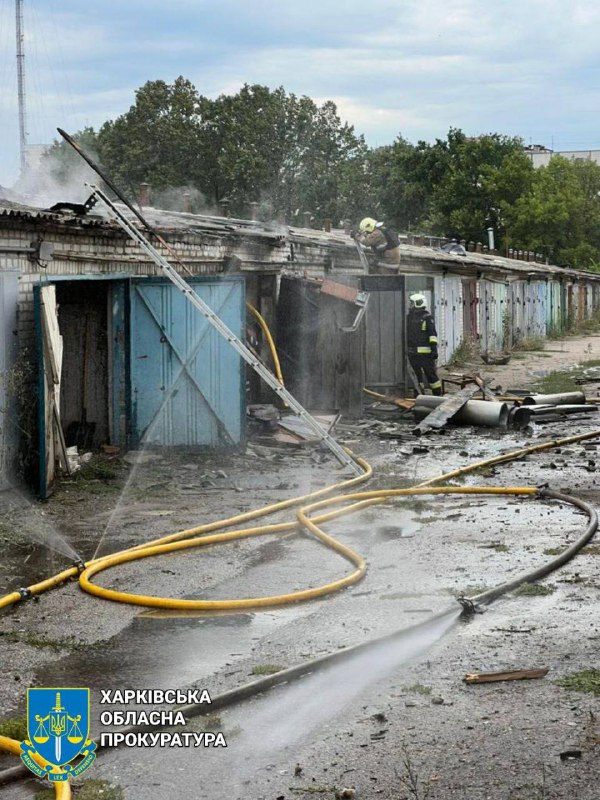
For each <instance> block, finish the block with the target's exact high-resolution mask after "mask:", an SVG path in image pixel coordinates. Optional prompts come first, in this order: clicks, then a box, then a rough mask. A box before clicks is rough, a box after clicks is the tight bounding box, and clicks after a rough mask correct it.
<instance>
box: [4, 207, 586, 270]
mask: <svg viewBox="0 0 600 800" xmlns="http://www.w3.org/2000/svg"><path fill="white" fill-rule="evenodd" d="M119 208H120V209H121V210H122V211H123V212H125V213H126V214H127V216H128V217H129V218H130V219H131V221H132V222H133V223H134V224H136V225H138V224H139V223H138V221H137V220H136V219H135V217H134V216H133V214H131V212H130V211H129V210H128V209H127V208H126V207H124V206H120V205H119ZM142 212H143V216H144V217H145V218H146V220H147V221H148V223H149V224H150V225H151V226H152V227H154V228H155V229H156V230H157V231H159V232H160V233H162V234H165V235H167V236H171V237H176V236H177V234H185V235H186V236H192V237H193V236H200V237H206V236H209V237H215V238H224V237H240V238H245V239H257V240H263V241H264V240H267V241H269V242H271V244H275V243H277V244H284V243H292V244H294V245H299V246H306V247H308V248H310V247H311V246H316V247H320V248H326V249H330V250H332V251H338V252H340V251H343V255H344V258H345V259H349V260H351V261H354V252H353V251H355V243H354V241H353V240H352V239H351V238H350V237H349V235H348V234H347V233H345V232H344V231H343V230H341V229H334V230H332V231H330V232H328V231H323V230H314V229H312V228H299V227H293V226H287V225H283V224H282V223H278V222H262V221H257V220H248V219H235V218H230V217H220V216H212V215H206V214H191V213H186V212H181V211H165V210H162V209H156V208H152V207H144V208H143V209H142ZM2 218H5V219H6V218H9V219H10V218H12V219H15V220H23V221H27V220H30V221H39V220H42V221H44V222H47V223H50V224H54V225H58V226H65V227H68V228H73V227H74V226H77V227H87V228H101V229H104V230H105V231H107V232H111V231H114V232H117V231H119V232H120V229H119V228H118V226H117V225H116V223H115V222H113V221H111V220H109V219H108V218H107V217H105V216H102V215H100V214H94V213H88V214H85V215H78V214H74V213H73V212H72V211H69V210H68V209H65V210H64V211H57V210H54V211H50V210H49V209H42V208H38V207H36V206H31V205H26V204H24V203H19V202H15V201H12V200H5V199H0V219H2ZM400 250H401V266H400V272H401V273H411V272H419V273H423V272H432V271H433V272H437V273H440V274H445V273H450V274H454V275H462V276H465V277H474V276H479V274H481V275H485V276H486V277H489V278H490V279H491V280H493V279H494V277H495V278H496V279H497V280H503V281H509V280H511V279H513V280H514V279H518V278H521V279H522V278H526V279H527V278H530V279H534V280H535V279H537V280H543V279H544V278H547V277H558V276H566V277H569V278H571V279H572V280H575V279H578V278H579V279H581V278H585V279H586V280H592V281H600V275H599V274H595V273H593V272H584V271H579V270H575V269H570V268H563V267H557V266H554V265H549V264H540V263H537V262H531V261H520V260H518V259H509V258H504V257H503V256H500V255H496V254H487V253H474V252H467V253H466V254H464V255H456V254H452V253H446V252H444V251H443V250H441V249H439V248H435V247H427V246H418V245H410V244H401V245H400ZM292 263H293V262H292ZM292 263H290V264H289V268H291V269H293V266H292ZM356 269H357V271H361V267H360V264H359V260H358V257H356Z"/></svg>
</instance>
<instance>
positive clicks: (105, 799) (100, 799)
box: [33, 780, 124, 800]
mask: <svg viewBox="0 0 600 800" xmlns="http://www.w3.org/2000/svg"><path fill="white" fill-rule="evenodd" d="M74 786H76V787H77V789H76V793H75V796H76V797H77V800H123V798H124V794H123V789H121V787H120V786H115V785H114V784H112V783H109V782H108V781H100V780H91V781H83V782H82V783H75V784H74ZM54 796H55V795H54V789H42V791H41V792H37V793H36V794H35V795H34V798H33V800H54Z"/></svg>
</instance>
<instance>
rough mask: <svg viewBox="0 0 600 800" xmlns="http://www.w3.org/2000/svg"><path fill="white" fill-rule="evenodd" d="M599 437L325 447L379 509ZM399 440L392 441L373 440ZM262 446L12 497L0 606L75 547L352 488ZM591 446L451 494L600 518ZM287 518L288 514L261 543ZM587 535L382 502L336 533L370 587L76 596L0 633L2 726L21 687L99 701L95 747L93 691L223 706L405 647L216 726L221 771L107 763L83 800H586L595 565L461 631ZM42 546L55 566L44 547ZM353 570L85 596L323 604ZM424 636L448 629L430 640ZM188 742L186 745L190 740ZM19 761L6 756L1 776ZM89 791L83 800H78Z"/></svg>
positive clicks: (572, 424)
mask: <svg viewBox="0 0 600 800" xmlns="http://www.w3.org/2000/svg"><path fill="white" fill-rule="evenodd" d="M521 356H522V357H521ZM598 358H600V337H598V336H595V337H586V338H575V337H573V338H569V339H566V340H562V341H552V342H548V343H547V346H546V348H545V349H544V350H543V351H540V352H534V353H529V352H527V353H522V354H519V357H518V358H513V359H512V360H511V363H510V364H508V365H505V366H503V367H486V366H481V365H475V364H472V365H468V364H467V365H465V366H464V367H461V368H460V369H455V370H453V371H454V372H461V371H465V372H469V371H472V370H471V368H474V369H475V368H476V369H477V370H478V371H480V372H482V373H483V374H484V375H485V377H486V378H488V379H489V380H491V381H492V382H493V383H494V384H495V385H497V386H502V387H503V389H504V390H506V389H517V388H522V389H528V388H530V387H532V385H533V383H534V382H535V381H536V380H538V379H540V378H541V377H543V376H544V375H545V374H546V373H548V372H551V371H554V370H562V369H569V368H571V367H572V366H573V365H574V364H576V363H581V362H584V361H591V360H594V359H598ZM599 387H600V383H599V382H598V381H596V382H591V383H589V384H586V385H585V387H584V388H585V390H586V393H587V394H588V396H589V397H596V396H597V394H598V389H599ZM595 416H596V415H590V416H589V417H586V418H572V419H569V420H567V421H561V422H556V423H545V424H538V425H534V426H532V428H531V429H528V430H525V431H513V430H507V431H498V430H491V429H490V430H485V429H474V428H451V429H450V428H448V429H447V430H446V431H445V432H443V433H439V434H431V435H428V436H426V437H421V438H419V439H416V438H415V437H414V436H413V435H412V433H411V430H412V424H411V423H410V420H409V419H408V420H406V421H404V418H402V417H398V416H395V415H390V416H389V417H388V418H386V419H385V420H380V419H375V418H373V417H365V419H364V420H362V421H345V420H342V422H341V424H340V425H339V427H338V429H337V434H336V435H337V438H338V440H339V441H341V442H342V443H344V444H346V445H347V446H349V447H351V448H352V449H353V450H354V451H355V452H356V453H357V454H359V455H361V456H363V457H364V458H366V459H367V460H368V461H369V463H371V464H372V465H373V467H374V470H375V473H374V477H373V478H372V479H371V482H370V483H369V484H368V488H369V489H371V488H391V487H395V486H408V485H412V484H415V483H418V482H420V481H423V480H426V479H428V478H430V477H433V476H435V475H437V474H440V473H441V472H445V471H447V470H449V469H452V468H454V467H458V466H462V465H465V464H467V463H470V462H473V461H477V460H481V459H483V458H486V457H489V456H491V455H496V454H499V453H501V452H507V451H510V450H513V449H517V448H519V447H523V446H527V445H531V444H537V443H540V442H543V441H546V440H551V439H557V438H562V437H566V436H575V435H578V434H582V433H586V432H593V431H595V430H598V429H600V424H599V423H598V419H597V418H596V419H595V418H594V417H595ZM390 431H391V432H393V433H394V438H384V437H385V436H387V437H389V435H390ZM272 445H273V443H272V442H269V439H268V437H264V438H263V439H262V440H260V439H256V438H252V439H251V440H250V442H249V445H248V448H247V451H246V452H245V453H244V454H226V455H222V454H219V455H218V456H217V455H215V454H212V455H210V454H204V455H198V454H197V453H177V454H174V453H164V452H150V453H146V452H144V453H141V454H135V453H131V454H128V455H127V456H126V457H125V458H121V457H118V456H117V457H114V458H104V459H102V460H97V461H95V462H93V464H92V466H91V467H89V468H87V469H86V472H85V474H84V475H81V476H79V477H76V478H74V479H73V480H71V481H64V482H63V483H62V485H61V486H60V487H59V489H58V490H57V492H56V493H55V495H54V496H53V497H52V498H51V500H50V501H49V502H48V503H46V504H44V505H40V504H37V503H34V502H31V501H30V500H28V499H27V497H26V496H24V495H23V494H20V495H18V494H17V493H15V492H10V493H9V492H7V493H5V496H4V497H2V509H1V512H2V513H1V515H0V542H1V545H2V570H1V574H0V594H3V593H5V592H8V591H11V590H13V589H14V588H15V587H18V586H22V585H28V584H31V583H33V582H35V581H37V580H40V579H41V578H43V577H46V576H48V575H51V574H54V573H56V572H57V571H58V570H59V569H61V568H63V567H64V566H65V565H68V564H69V562H70V560H72V558H73V557H74V553H73V552H72V551H71V548H72V550H73V551H75V552H76V554H77V555H79V556H81V557H82V558H84V559H85V560H86V561H87V560H89V559H91V558H92V557H93V556H94V555H95V554H99V555H104V554H107V553H109V552H112V551H116V550H119V549H122V548H124V547H127V546H130V545H132V544H137V543H140V542H143V541H148V540H149V539H151V538H155V537H158V536H161V535H166V534H168V533H172V532H173V531H175V530H179V529H182V528H186V527H190V526H193V525H197V524H200V523H203V522H206V521H211V520H216V519H221V518H225V517H227V516H230V515H232V514H235V513H240V512H243V511H249V510H251V509H254V508H257V507H260V506H262V505H266V504H270V503H273V502H274V501H277V500H283V499H286V498H287V497H291V496H296V495H302V494H306V493H308V492H310V491H314V490H316V489H320V488H322V487H324V486H327V485H329V484H331V483H334V482H337V481H339V480H341V479H342V477H343V474H341V473H340V470H339V469H338V468H337V467H336V465H335V464H334V463H332V461H331V459H330V458H329V457H328V456H327V455H326V454H323V453H320V452H317V451H315V450H314V449H312V448H305V449H302V450H290V449H284V448H281V447H273V446H272ZM599 447H600V438H598V439H591V440H590V441H586V442H582V443H577V444H572V445H566V446H562V447H559V448H555V449H553V450H549V451H546V452H544V453H539V454H536V455H531V456H528V457H527V458H525V459H522V460H518V461H514V462H512V463H510V464H507V465H502V466H498V467H495V468H493V469H490V468H488V469H487V470H485V471H484V472H483V473H479V474H476V475H471V476H467V477H466V478H464V479H463V480H462V481H461V482H460V483H461V485H463V486H504V487H510V486H540V485H542V484H548V485H549V486H550V487H551V488H553V489H555V490H558V491H562V492H566V493H568V494H573V495H575V496H577V497H579V498H581V499H583V500H585V501H587V502H588V503H590V504H592V505H593V506H595V507H597V506H598V500H599V497H600V488H599V486H598V477H597V476H598V472H597V468H598V469H600V463H599V452H598V448H599ZM292 513H293V512H292ZM284 519H290V512H281V513H280V514H278V515H276V516H275V518H274V519H273V521H281V520H284ZM269 521H271V520H269ZM585 525H586V517H585V515H584V514H583V513H582V512H581V511H579V510H578V509H574V508H572V507H570V506H567V505H563V504H559V503H557V502H554V501H549V500H545V501H544V500H539V499H537V500H536V499H530V498H518V497H515V496H511V495H500V496H498V497H496V498H489V497H485V498H484V497H481V496H478V495H455V496H446V497H443V496H428V497H426V498H414V497H413V498H406V499H404V500H398V501H394V502H390V503H386V504H385V505H382V506H375V507H372V508H369V509H366V510H363V511H361V512H360V513H357V514H354V515H352V516H348V517H343V518H340V519H338V520H336V521H335V522H331V523H328V524H327V526H326V530H327V531H328V532H330V533H331V534H332V535H333V536H335V537H336V538H339V539H340V541H342V542H343V543H344V544H346V545H348V546H350V547H352V548H354V549H355V550H356V551H358V552H359V553H361V554H362V555H363V556H364V557H365V558H366V560H367V564H368V570H367V574H366V577H365V578H364V579H363V580H362V581H361V582H360V583H358V584H356V585H355V586H353V587H351V588H350V589H347V590H345V591H342V592H339V593H336V594H332V595H329V596H327V597H324V598H322V599H320V600H314V601H311V602H308V603H302V604H294V605H289V606H285V607H283V608H274V609H267V610H263V611H257V610H249V611H244V612H242V613H235V614H230V615H225V616H223V615H208V614H203V615H199V614H193V613H183V614H182V613H174V612H166V611H149V610H147V609H140V608H137V607H134V606H130V605H121V604H115V603H110V602H106V601H103V600H100V599H97V598H94V597H92V596H90V595H87V594H84V593H83V592H82V591H81V590H80V588H79V586H78V585H77V583H69V584H67V585H65V586H63V587H62V588H60V589H58V590H55V591H52V592H49V593H46V594H44V595H43V596H41V597H40V598H39V600H37V601H30V602H27V603H23V604H22V605H19V606H17V607H15V608H14V609H13V610H12V611H9V612H7V613H3V614H2V615H1V616H0V663H1V664H2V679H1V683H0V700H1V702H2V714H1V715H0V718H4V719H9V718H16V717H22V716H23V715H24V713H25V689H26V688H27V687H34V686H57V687H60V686H64V687H68V686H86V687H87V686H89V687H90V689H91V690H92V732H93V733H94V734H98V733H99V732H101V731H102V730H103V727H102V725H101V724H100V721H99V720H100V711H101V710H102V708H101V707H100V705H99V699H100V690H101V689H104V690H107V689H127V688H134V689H146V688H180V687H192V686H193V687H203V688H207V689H208V690H209V691H210V693H211V694H212V695H213V696H216V695H218V694H219V693H220V692H222V691H224V690H227V689H230V688H234V687H236V686H240V685H242V684H245V683H247V682H248V681H252V680H255V679H256V678H257V677H260V676H261V675H264V674H268V673H269V672H273V671H275V670H277V669H282V668H285V667H288V666H292V665H295V664H300V663H304V662H307V661H310V660H311V659H313V658H315V657H317V656H322V655H325V654H328V653H332V652H336V651H337V650H339V649H340V648H344V647H348V646H351V645H355V644H359V643H363V642H366V641H369V640H372V639H376V638H377V637H380V636H383V635H387V634H391V633H393V632H396V631H404V633H403V634H402V635H400V636H399V637H398V638H397V639H395V640H394V641H393V642H391V643H389V644H388V645H386V646H381V647H379V648H376V649H372V650H370V651H367V654H366V655H365V656H364V657H362V659H359V658H355V659H349V660H347V661H346V662H342V664H341V665H340V666H338V667H335V668H331V669H330V670H327V671H325V672H323V673H321V672H316V673H314V674H313V675H311V676H310V677H308V678H303V679H302V680H301V681H299V682H297V683H296V684H290V685H284V686H281V687H279V688H277V689H276V690H274V691H272V692H269V693H267V694H265V695H263V696H261V697H258V698H254V699H252V700H249V701H246V702H245V703H244V704H242V705H239V706H236V707H234V708H230V709H226V710H223V711H220V712H219V714H218V717H215V718H214V719H213V721H212V724H213V726H216V728H217V729H219V730H222V731H223V733H224V735H225V736H226V739H227V744H228V746H227V748H226V749H222V750H220V751H217V750H208V749H207V750H202V749H200V750H195V749H193V748H192V749H168V750H163V749H161V748H146V749H144V748H119V749H113V750H105V751H103V752H102V753H100V755H99V757H98V760H97V762H96V764H94V766H93V767H92V769H91V770H90V773H89V775H90V779H94V780H98V781H105V782H106V783H103V784H101V785H102V791H101V792H100V793H99V794H98V795H97V796H98V797H104V798H105V800H106V798H108V800H111V798H113V797H114V798H115V799H116V800H119V798H126V799H127V800H129V798H131V799H132V800H133V798H136V799H137V798H139V797H142V796H143V797H145V798H148V799H149V800H154V798H156V799H157V800H158V798H163V797H164V796H165V794H166V793H167V792H168V793H170V794H171V795H172V796H177V797H179V798H206V799H207V800H221V798H238V797H239V798H242V797H243V798H249V800H261V799H262V798H264V800H286V799H289V798H299V799H300V800H307V799H308V798H313V797H315V796H316V797H323V798H325V800H333V798H335V797H352V796H354V797H356V798H357V800H360V799H361V798H363V799H364V800H367V799H368V798H379V797H381V798H384V800H403V799H404V798H412V800H425V798H428V800H446V798H460V800H567V798H568V800H572V798H577V799H578V800H597V798H598V797H599V796H600V793H599V790H598V785H599V778H600V767H599V766H598V756H599V754H600V687H599V684H598V681H599V680H600V672H593V673H590V674H589V675H588V682H587V683H586V684H584V685H583V687H580V688H586V689H590V688H591V689H595V692H596V693H594V692H593V691H579V690H576V689H573V688H566V687H565V686H563V685H561V684H560V681H561V679H565V678H569V676H572V675H574V674H576V673H580V672H582V671H586V670H600V664H599V660H600V658H599V655H598V654H599V652H600V649H599V643H600V613H599V612H600V575H599V572H600V569H599V566H600V547H599V546H598V544H594V543H592V545H591V546H588V547H587V548H586V549H585V550H583V551H582V552H581V553H580V554H579V555H578V556H577V557H576V558H575V559H574V560H573V561H571V562H570V563H569V564H567V565H566V566H565V567H563V568H562V569H561V570H559V571H557V572H555V573H553V574H552V575H551V576H549V577H548V578H546V579H545V580H544V581H542V582H541V583H540V584H538V585H536V587H537V588H535V589H533V590H531V591H530V593H527V594H520V593H519V592H512V593H510V594H508V595H506V596H505V597H503V598H501V599H499V600H498V601H496V602H495V603H493V604H492V605H490V606H489V607H487V608H486V610H485V612H484V613H481V614H476V615H475V616H473V617H471V618H469V619H460V620H459V619H458V615H459V612H460V610H461V609H460V606H459V605H458V603H457V602H456V599H455V598H456V597H457V596H459V595H460V594H465V595H467V596H468V595H472V594H476V593H477V592H479V591H481V590H483V589H484V588H489V587H492V586H496V585H498V584H501V583H504V582H505V581H507V580H509V579H512V578H513V577H515V576H517V575H519V574H521V573H523V572H525V571H529V570H531V569H533V568H534V567H536V566H538V565H540V564H542V563H544V562H546V561H547V560H549V559H550V558H552V557H553V555H552V554H555V553H556V552H558V551H559V550H562V549H564V548H565V547H566V546H567V545H568V544H570V543H572V542H573V541H574V540H575V539H576V538H577V537H578V536H579V535H580V534H581V533H582V531H583V529H584V527H585ZM40 539H43V540H44V541H45V542H46V544H47V545H49V546H42V545H41V544H37V543H36V542H37V541H39V540H40ZM348 571H349V567H348V564H347V562H345V561H343V560H341V559H340V558H339V556H337V555H335V554H332V553H331V552H330V551H327V550H324V549H323V547H322V546H321V545H319V544H318V543H316V542H315V540H313V539H311V538H310V537H308V536H306V535H301V534H298V533H294V532H289V531H288V532H285V533H283V534H281V535H278V536H274V535H270V536H265V537H259V538H255V539H244V540H240V541H238V542H236V543H233V544H230V545H227V546H223V547H215V548H200V549H197V550H193V551H185V552H183V553H179V554H173V555H168V556H162V557H159V558H153V559H146V560H144V561H138V562H134V563H131V564H127V565H123V566H120V567H118V568H116V569H114V570H112V571H110V572H106V573H104V574H102V575H101V576H98V579H97V582H98V583H99V584H101V585H105V586H111V587H115V588H119V589H121V590H126V591H133V592H138V593H144V594H152V595H162V596H176V597H211V598H235V597H255V596H257V595H264V594H278V593H283V592H288V591H291V590H298V589H302V588H304V587H307V586H314V585H320V584H323V583H326V582H328V581H332V580H335V579H337V578H340V577H342V576H343V575H345V574H348ZM539 587H541V588H539ZM436 614H440V615H443V616H442V618H441V619H439V620H437V621H435V622H431V620H432V618H433V617H434V616H435V615H436ZM542 667H543V668H548V673H547V675H546V676H545V677H543V678H541V679H537V680H527V681H514V682H501V683H489V684H481V685H469V684H467V683H465V682H464V681H463V678H464V676H465V675H466V674H467V673H473V672H492V671H501V670H502V671H504V670H514V669H521V668H542ZM584 677H585V676H584ZM594 680H595V681H596V682H595V683H594ZM197 725H199V723H198V722H197V721H196V722H195V723H190V728H189V729H190V730H200V729H201V728H199V727H193V726H197ZM14 763H15V759H14V758H12V759H10V758H2V759H1V761H0V769H2V768H5V767H10V766H13V765H14ZM92 773H93V775H92ZM99 785H100V784H99ZM111 787H114V788H111ZM39 788H40V787H39V785H37V784H36V783H35V782H34V781H33V780H31V781H26V782H18V783H13V784H11V785H8V786H5V787H3V788H2V792H3V797H6V798H8V800H11V799H12V800H17V799H20V798H32V797H34V795H35V793H36V791H38V790H39ZM80 791H81V788H78V787H76V788H75V797H77V794H78V792H80ZM111 792H112V794H111Z"/></svg>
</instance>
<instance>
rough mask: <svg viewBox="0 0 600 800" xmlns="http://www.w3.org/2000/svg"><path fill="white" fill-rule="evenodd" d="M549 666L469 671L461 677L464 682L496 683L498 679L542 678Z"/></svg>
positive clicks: (522, 679) (521, 679) (523, 679)
mask: <svg viewBox="0 0 600 800" xmlns="http://www.w3.org/2000/svg"><path fill="white" fill-rule="evenodd" d="M548 670H549V667H542V668H541V669H515V670H511V671H509V672H469V673H467V675H465V677H464V678H463V681H464V682H465V683H496V682H498V681H525V680H533V679H537V678H543V677H545V676H546V675H547V674H548Z"/></svg>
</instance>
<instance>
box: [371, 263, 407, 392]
mask: <svg viewBox="0 0 600 800" xmlns="http://www.w3.org/2000/svg"><path fill="white" fill-rule="evenodd" d="M395 280H396V283H395V285H394V288H393V289H391V290H383V291H375V290H373V289H370V296H369V306H368V308H367V312H366V328H365V383H366V385H367V386H371V387H374V388H376V387H377V388H380V389H383V388H385V389H392V388H395V387H402V388H404V386H405V381H406V375H405V369H404V353H405V347H404V336H405V320H406V306H405V295H404V288H403V285H402V283H400V282H399V281H401V280H402V279H401V278H397V277H396V278H395Z"/></svg>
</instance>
